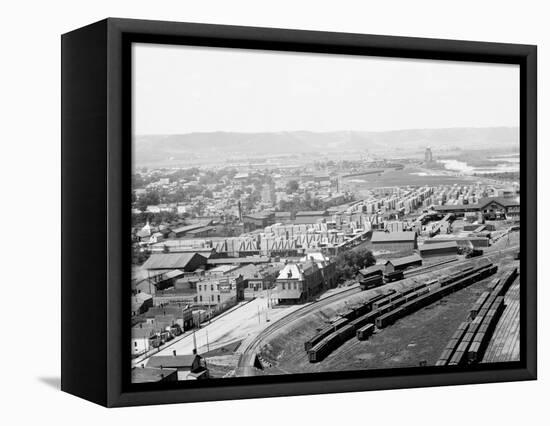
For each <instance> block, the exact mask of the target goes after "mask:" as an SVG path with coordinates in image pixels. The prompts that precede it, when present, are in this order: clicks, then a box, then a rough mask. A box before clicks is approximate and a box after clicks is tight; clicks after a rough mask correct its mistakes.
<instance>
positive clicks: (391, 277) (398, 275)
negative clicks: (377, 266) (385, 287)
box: [384, 271, 404, 283]
mask: <svg viewBox="0 0 550 426" xmlns="http://www.w3.org/2000/svg"><path fill="white" fill-rule="evenodd" d="M403 277H404V274H403V271H394V272H388V273H387V274H385V275H384V278H385V281H386V282H388V283H391V282H392V281H399V280H402V279H403Z"/></svg>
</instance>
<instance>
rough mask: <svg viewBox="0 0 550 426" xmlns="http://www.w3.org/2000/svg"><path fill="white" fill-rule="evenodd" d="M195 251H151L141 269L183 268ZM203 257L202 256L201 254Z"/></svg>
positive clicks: (194, 254) (195, 254)
mask: <svg viewBox="0 0 550 426" xmlns="http://www.w3.org/2000/svg"><path fill="white" fill-rule="evenodd" d="M195 256H201V255H200V254H197V253H153V254H152V255H151V256H150V257H149V259H147V260H146V261H145V263H144V264H143V266H142V268H143V269H185V268H186V267H187V265H188V264H189V262H190V261H191V260H192V259H193V258H194V257H195ZM201 257H202V258H203V259H204V257H203V256H201Z"/></svg>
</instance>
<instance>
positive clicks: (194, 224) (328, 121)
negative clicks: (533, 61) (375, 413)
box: [127, 43, 522, 383]
mask: <svg viewBox="0 0 550 426" xmlns="http://www.w3.org/2000/svg"><path fill="white" fill-rule="evenodd" d="M131 54H132V61H131V67H132V72H131V74H132V86H131V87H132V147H131V150H132V170H131V173H132V176H131V182H132V184H131V192H132V194H131V200H132V201H131V202H132V204H131V230H130V232H131V235H128V239H127V240H128V244H131V257H132V264H131V268H132V270H131V283H128V286H131V312H128V313H127V314H128V315H129V316H131V347H130V348H128V349H129V350H130V351H131V357H129V358H131V365H128V368H129V369H131V381H132V383H150V382H171V381H189V380H215V379H225V378H240V377H251V376H272V375H300V374H307V373H326V372H332V373H334V372H336V373H337V372H344V371H347V372H350V371H363V370H388V369H389V370H392V369H395V370H396V371H398V369H402V368H411V367H418V368H422V367H432V366H434V367H438V366H439V367H446V368H449V367H454V368H456V369H457V371H460V369H462V368H465V367H471V366H476V365H477V366H481V367H482V366H483V365H484V364H493V363H514V362H518V361H520V335H521V333H522V330H521V329H520V297H519V294H520V268H519V266H520V265H519V264H520V262H519V259H520V248H521V247H520V232H521V230H520V221H519V219H520V189H521V182H520V67H519V65H513V64H496V63H483V62H467V61H461V62H455V61H445V60H432V59H430V60H427V59H407V58H382V57H376V56H352V55H345V54H328V53H304V52H289V51H266V50H253V49H235V48H232V49H228V48H223V47H204V46H184V45H183V46H182V45H170V44H162V45H160V44H153V43H133V44H132V48H131ZM128 294H130V291H129V292H128Z"/></svg>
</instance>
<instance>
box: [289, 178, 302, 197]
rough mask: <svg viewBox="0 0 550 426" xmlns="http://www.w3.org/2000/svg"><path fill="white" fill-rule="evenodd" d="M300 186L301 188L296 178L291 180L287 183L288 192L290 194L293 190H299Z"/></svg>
mask: <svg viewBox="0 0 550 426" xmlns="http://www.w3.org/2000/svg"><path fill="white" fill-rule="evenodd" d="M299 188H300V184H299V183H298V181H296V180H289V181H288V183H287V184H286V192H287V193H288V194H292V193H293V192H296V191H298V189H299Z"/></svg>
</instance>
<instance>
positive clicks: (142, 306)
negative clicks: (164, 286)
mask: <svg viewBox="0 0 550 426" xmlns="http://www.w3.org/2000/svg"><path fill="white" fill-rule="evenodd" d="M131 303H132V316H135V315H139V314H142V313H144V312H146V311H147V310H148V309H149V308H151V307H152V306H153V296H151V295H150V294H147V293H138V294H136V295H135V296H132V302H131Z"/></svg>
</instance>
